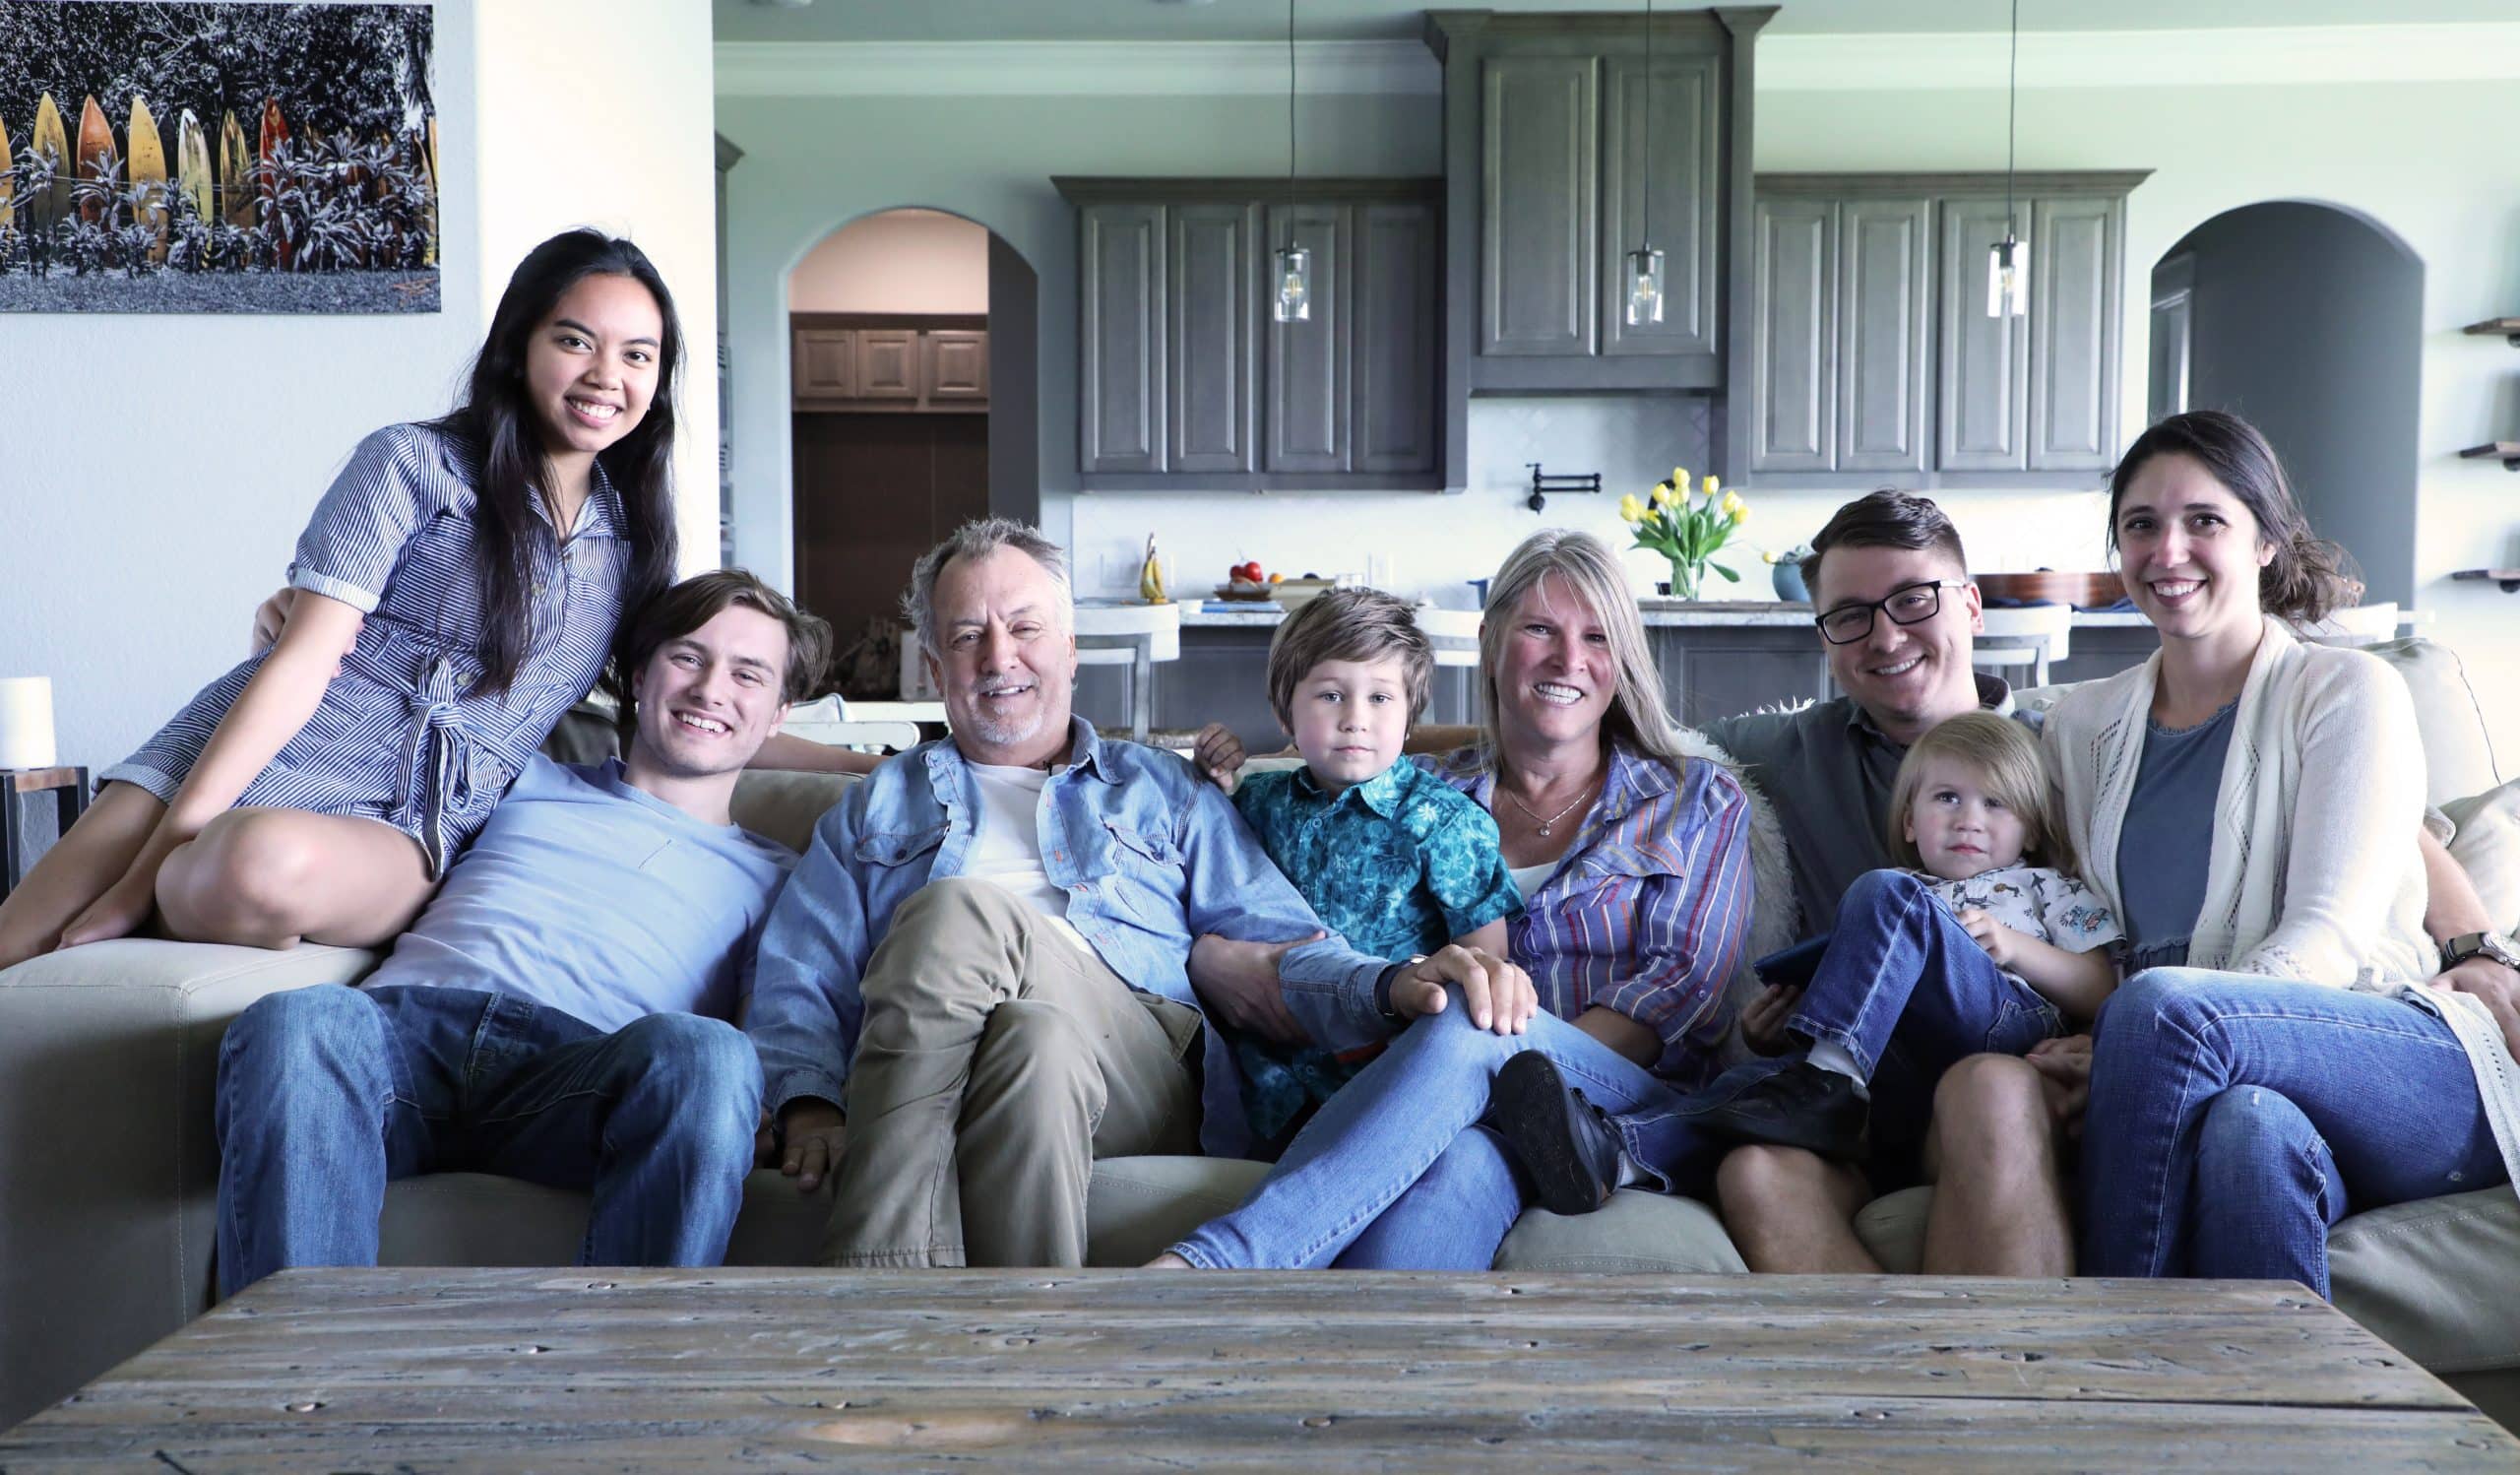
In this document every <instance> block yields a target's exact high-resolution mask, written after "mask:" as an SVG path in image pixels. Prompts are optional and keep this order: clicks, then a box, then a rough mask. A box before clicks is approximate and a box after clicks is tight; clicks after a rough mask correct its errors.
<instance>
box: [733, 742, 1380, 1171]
mask: <svg viewBox="0 0 2520 1475" xmlns="http://www.w3.org/2000/svg"><path fill="white" fill-rule="evenodd" d="M1070 735H1071V736H1070V739H1069V740H1070V747H1069V749H1068V757H1069V766H1068V767H1067V769H1066V770H1064V771H1063V772H1060V773H1056V774H1053V775H1052V776H1051V778H1050V780H1049V782H1048V784H1046V785H1045V786H1043V788H1042V791H1041V807H1040V846H1041V869H1042V870H1043V871H1044V872H1045V873H1046V874H1047V875H1048V876H1049V879H1050V883H1051V884H1052V885H1055V886H1057V887H1059V888H1060V889H1062V890H1064V891H1066V892H1067V894H1068V908H1067V920H1068V923H1069V925H1071V926H1073V927H1074V928H1075V929H1076V930H1077V931H1079V932H1081V933H1083V934H1084V936H1085V939H1086V941H1087V943H1088V944H1089V945H1091V946H1092V947H1093V949H1094V951H1095V953H1096V954H1097V955H1098V956H1099V957H1101V958H1102V960H1103V965H1104V966H1105V967H1107V968H1109V969H1110V970H1111V971H1112V972H1113V973H1115V974H1118V975H1119V976H1120V978H1121V979H1122V980H1124V981H1125V982H1126V983H1127V984H1128V985H1129V987H1131V988H1133V989H1138V990H1142V991H1144V992H1146V993H1149V994H1162V995H1163V996H1164V997H1166V998H1169V999H1172V1000H1174V1001H1175V1002H1178V1003H1185V1004H1188V1005H1190V1006H1191V1007H1192V1008H1198V1007H1199V999H1198V996H1197V995H1196V994H1193V993H1192V992H1191V990H1190V977H1189V972H1188V967H1189V961H1190V944H1191V943H1192V941H1194V940H1195V939H1196V938H1197V937H1198V936H1199V935H1200V934H1201V933H1203V932H1215V933H1217V934H1219V935H1221V936H1225V937H1229V938H1233V939H1235V940H1237V941H1247V942H1283V941H1286V940H1288V939H1289V938H1292V937H1302V936H1308V935H1310V934H1311V933H1313V932H1316V931H1321V930H1323V929H1322V927H1321V924H1320V922H1319V921H1318V919H1316V918H1315V917H1314V916H1313V912H1312V909H1311V908H1310V907H1308V906H1306V905H1305V904H1304V901H1303V898H1302V897H1301V896H1300V895H1298V894H1296V891H1295V889H1294V887H1293V886H1292V885H1291V884H1289V883H1288V881H1287V878H1286V877H1285V876H1283V875H1281V874H1279V873H1278V867H1276V866H1272V865H1271V864H1269V857H1268V856H1267V854H1266V853H1264V852H1263V851H1262V850H1261V849H1260V843H1259V842H1258V841H1257V840H1255V839H1253V838H1252V835H1251V832H1250V830H1248V829H1246V828H1245V827H1244V826H1243V823H1242V819H1241V817H1240V816H1239V815H1237V814H1236V813H1235V812H1234V809H1233V802H1232V801H1230V800H1229V799H1227V798H1226V797H1225V795H1224V794H1222V793H1220V792H1219V791H1218V790H1217V788H1216V786H1214V785H1213V784H1210V783H1208V782H1206V781H1205V780H1203V779H1201V778H1199V777H1198V776H1197V774H1196V773H1195V772H1193V770H1192V769H1191V767H1190V765H1189V764H1188V763H1187V762H1185V761H1183V760H1182V759H1181V758H1180V757H1178V756H1176V755H1174V754H1172V753H1168V752H1166V751H1164V750H1162V749H1160V748H1152V747H1145V746H1141V745H1140V744H1137V743H1134V742H1119V741H1111V742H1105V741H1103V739H1102V738H1098V737H1097V736H1096V735H1095V732H1094V729H1093V728H1092V727H1090V726H1088V725H1087V724H1086V723H1085V721H1084V720H1083V719H1081V718H1076V719H1071V721H1070ZM980 813H981V803H980V798H979V793H978V790H977V785H976V782H975V780H974V779H973V776H972V772H971V769H970V767H969V765H967V764H966V763H965V762H964V760H963V755H962V752H961V750H960V749H958V748H956V747H955V746H954V743H953V740H952V739H951V738H945V739H942V740H939V741H935V742H925V743H921V744H919V745H918V746H917V747H915V748H913V749H911V750H910V751H909V752H907V753H904V754H902V755H901V756H900V757H898V758H896V759H894V760H893V761H891V762H889V763H886V764H885V765H883V766H882V767H881V768H878V769H876V770H875V771H874V772H873V773H872V774H869V775H868V776H867V777H866V779H865V780H864V782H862V783H858V784H854V785H851V787H850V790H849V793H848V795H847V796H846V797H844V798H843V799H842V800H841V802H839V803H837V804H835V805H833V806H832V808H831V810H830V811H829V812H828V813H826V814H825V815H824V816H823V817H822V820H821V821H820V822H819V823H817V824H816V825H815V826H814V839H813V844H812V845H811V846H810V847H808V848H807V850H806V852H805V858H804V860H803V861H802V862H800V863H799V864H798V866H797V867H796V871H795V874H794V875H793V877H792V878H791V879H790V880H789V882H788V889H787V890H786V891H785V892H784V893H782V894H781V897H780V900H779V903H778V905H777V906H776V907H774V908H773V909H772V911H771V914H770V921H769V924H768V926H767V927H766V929H765V930H764V931H763V934H762V939H761V954H760V958H759V960H758V964H757V966H756V969H755V974H754V979H753V997H752V1013H751V1017H750V1020H749V1023H748V1025H747V1029H748V1030H749V1032H750V1033H751V1035H752V1039H753V1044H754V1046H755V1048H757V1049H758V1050H759V1051H760V1053H761V1063H762V1071H763V1074H764V1076H765V1078H766V1084H767V1088H768V1089H767V1094H766V1096H765V1097H764V1101H765V1102H766V1104H767V1105H768V1106H769V1107H770V1109H771V1110H772V1111H774V1112H776V1111H778V1110H779V1109H780V1108H781V1107H784V1106H785V1105H787V1103H788V1102H789V1101H791V1100H793V1099H795V1098H796V1097H799V1096H812V1097H820V1098H821V1099H823V1100H825V1101H829V1102H832V1103H834V1104H839V1103H840V1102H842V1101H843V1099H844V1098H843V1096H842V1083H843V1081H845V1080H846V1079H847V1077H848V1074H849V1064H850V1060H851V1058H852V1056H853V1055H854V1053H855V1051H856V1048H857V1034H858V1029H859V1027H860V1025H861V1024H862V1023H863V1021H864V1019H865V1013H866V1006H865V1000H864V998H863V997H862V996H861V994H859V992H858V984H859V979H860V977H861V976H862V974H863V973H864V970H865V967H866V960H867V958H868V956H869V955H870V954H872V953H873V951H874V949H875V944H876V943H877V942H879V941H881V940H882V939H883V936H884V934H885V932H886V931H887V930H890V928H891V927H892V920H893V911H894V909H895V908H897V907H899V906H900V905H901V904H902V903H903V902H904V901H906V900H908V899H909V898H910V896H911V894H912V893H913V892H914V891H916V890H918V888H919V887H921V886H924V885H926V884H927V883H928V882H929V881H931V880H938V879H944V878H947V877H951V876H956V875H960V874H962V873H963V868H964V866H966V865H968V864H969V862H970V858H971V854H972V849H973V847H974V845H975V844H976V843H977V838H978V828H979V816H980ZM1384 966H1385V960H1384V959H1381V958H1373V957H1368V956H1366V955H1364V954H1362V953H1359V952H1357V951H1356V950H1355V949H1354V948H1352V947H1350V946H1349V945H1348V944H1347V942H1346V941H1345V940H1344V939H1342V938H1340V937H1339V936H1338V935H1337V934H1336V933H1333V934H1331V935H1329V936H1326V937H1324V938H1322V939H1321V940H1319V941H1315V942H1311V943H1307V944H1305V945H1304V946H1302V947H1298V948H1294V949H1292V950H1290V951H1289V952H1288V953H1287V955H1286V957H1285V959H1284V960H1283V961H1282V962H1281V963H1280V965H1279V973H1280V982H1281V986H1282V988H1283V989H1284V991H1285V995H1286V1001H1287V1007H1288V1009H1289V1011H1290V1012H1292V1014H1293V1015H1294V1017H1295V1020H1296V1022H1297V1023H1299V1024H1301V1025H1302V1026H1303V1027H1304V1029H1305V1030H1306V1032H1308V1033H1309V1034H1310V1035H1311V1036H1312V1039H1313V1042H1314V1043H1315V1044H1318V1045H1320V1046H1322V1047H1323V1048H1325V1049H1330V1050H1349V1049H1355V1048H1357V1047H1359V1046H1362V1045H1365V1044H1368V1043H1370V1042H1372V1041H1375V1040H1380V1039H1384V1038H1387V1037H1388V1036H1389V1035H1390V1034H1391V1032H1392V1026H1391V1025H1390V1024H1389V1023H1387V1022H1386V1021H1385V1020H1384V1019H1383V1017H1382V1014H1381V1011H1380V1010H1379V1009H1377V1008H1376V1007H1375V1004H1374V985H1375V983H1376V981H1377V980H1378V979H1379V978H1380V976H1381V974H1382V971H1383V969H1384ZM1202 1012H1204V1011H1202ZM1202 1049H1203V1051H1204V1062H1205V1066H1206V1077H1205V1081H1204V1085H1203V1090H1202V1098H1201V1106H1202V1122H1201V1124H1200V1145H1201V1147H1202V1149H1203V1150H1204V1151H1206V1152H1209V1153H1212V1154H1216V1155H1221V1156H1240V1155H1241V1154H1242V1153H1244V1152H1245V1151H1247V1150H1248V1147H1249V1143H1250V1131H1249V1128H1248V1126H1247V1125H1246V1124H1245V1123H1244V1122H1243V1116H1242V1104H1241V1082H1240V1079H1239V1073H1238V1072H1237V1071H1236V1070H1235V1068H1234V1064H1233V1057H1232V1053H1231V1052H1230V1051H1229V1050H1228V1049H1227V1048H1226V1045H1225V1041H1224V1038H1223V1035H1222V1033H1221V1032H1220V1031H1218V1030H1215V1029H1209V1030H1205V1031H1202Z"/></svg>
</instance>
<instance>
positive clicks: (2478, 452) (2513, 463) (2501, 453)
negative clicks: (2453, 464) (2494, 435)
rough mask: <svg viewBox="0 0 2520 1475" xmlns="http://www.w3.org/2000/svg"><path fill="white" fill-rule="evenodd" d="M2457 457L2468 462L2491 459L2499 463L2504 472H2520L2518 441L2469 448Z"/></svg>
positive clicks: (2519, 445) (2519, 444)
mask: <svg viewBox="0 0 2520 1475" xmlns="http://www.w3.org/2000/svg"><path fill="white" fill-rule="evenodd" d="M2459 455H2460V456H2461V457H2462V458H2464V459H2466V460H2469V461H2483V460H2486V459H2488V458H2491V459H2492V460H2495V461H2499V462H2501V463H2502V469H2503V470H2504V471H2513V472H2520V440H2497V441H2494V442H2493V443H2491V444H2490V445H2481V446H2470V447H2468V448H2467V449H2466V450H2464V451H2461V452H2460V453H2459Z"/></svg>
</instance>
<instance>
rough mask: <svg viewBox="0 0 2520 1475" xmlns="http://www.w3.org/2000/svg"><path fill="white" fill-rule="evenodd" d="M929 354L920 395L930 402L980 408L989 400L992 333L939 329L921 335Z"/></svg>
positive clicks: (925, 350) (982, 330) (939, 404)
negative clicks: (989, 336)
mask: <svg viewBox="0 0 2520 1475" xmlns="http://www.w3.org/2000/svg"><path fill="white" fill-rule="evenodd" d="M919 336H920V338H921V339H922V340H923V349H924V352H925V354H926V360H925V364H924V379H923V382H922V383H921V385H920V397H921V398H922V399H924V400H925V401H927V402H928V403H929V404H932V405H937V406H940V407H941V406H944V405H947V404H952V405H955V406H957V407H962V406H969V407H972V408H978V407H981V406H985V405H986V404H987V403H988V333H987V331H986V330H984V329H977V328H938V329H934V330H931V331H929V332H926V333H923V334H921V335H919Z"/></svg>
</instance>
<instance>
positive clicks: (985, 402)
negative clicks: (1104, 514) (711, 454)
mask: <svg viewBox="0 0 2520 1475" xmlns="http://www.w3.org/2000/svg"><path fill="white" fill-rule="evenodd" d="M787 294H788V340H789V348H790V362H789V383H790V388H791V392H792V394H793V396H794V402H793V406H792V413H791V415H790V417H789V421H788V425H789V448H788V450H789V458H790V466H791V474H792V476H791V481H790V487H791V496H790V500H789V509H788V515H789V518H790V523H791V531H792V535H793V540H794V541H793V545H792V546H793V548H794V558H795V562H794V568H795V594H796V598H797V599H798V601H799V602H800V603H802V604H803V605H804V606H805V607H806V608H807V609H811V610H813V611H814V612H815V613H817V614H820V615H822V616H823V617H824V618H825V619H828V620H830V621H831V622H832V627H833V632H834V635H835V637H836V639H837V643H838V653H837V654H838V656H839V658H840V659H838V660H837V661H836V662H835V667H834V676H835V679H836V681H837V683H838V684H839V686H840V689H841V691H842V693H843V695H844V696H851V697H861V698H863V697H890V696H893V695H895V694H897V691H896V685H895V678H894V676H893V675H892V674H890V673H892V672H896V671H898V661H897V659H896V658H895V657H894V656H893V655H892V654H891V652H893V651H895V650H897V649H898V647H897V645H896V644H894V643H893V639H892V637H893V636H894V634H895V632H896V620H895V613H896V610H897V608H898V604H899V601H900V598H901V594H902V591H903V590H904V589H906V588H907V587H908V585H909V583H910V573H911V566H912V564H913V563H914V561H915V560H916V559H917V557H918V555H919V554H920V553H922V552H924V551H925V550H926V549H927V548H928V547H930V546H932V545H934V544H935V543H936V542H937V541H938V540H939V539H941V538H943V537H944V536H945V535H946V534H947V533H948V532H950V531H951V530H952V529H953V528H954V527H955V526H956V525H957V524H960V523H962V522H964V521H967V520H969V519H971V518H975V517H980V516H984V515H987V514H989V513H992V512H994V513H998V514H1001V515H1004V516H1009V517H1016V518H1022V519H1024V520H1026V521H1034V520H1038V518H1039V517H1040V421H1039V416H1038V413H1037V409H1036V403H1035V401H1036V389H1037V386H1036V384H1035V377H1036V374H1035V365H1036V361H1037V359H1038V356H1039V355H1038V348H1039V324H1038V305H1037V297H1038V287H1037V282H1036V278H1035V275H1034V272H1033V269H1032V267H1031V265H1030V264H1028V263H1027V262H1026V261H1025V260H1024V258H1023V257H1022V255H1020V254H1019V253H1018V252H1016V251H1015V250H1014V248H1013V247H1011V246H1009V245H1008V244H1007V243H1006V242H1005V241H1004V240H1003V239H1001V238H999V237H998V236H997V235H996V233H995V232H993V231H991V230H990V229H988V227H987V226H985V225H982V224H978V223H977V222H974V221H970V220H966V219H965V218H963V217H961V216H958V215H952V214H949V213H947V212H943V211H936V210H926V209H920V208H915V207H903V208H898V209H892V210H884V211H878V212H875V213H873V214H870V215H865V216H860V217H858V218H857V219H855V220H853V221H851V222H849V223H848V224H844V225H842V226H840V227H839V228H837V229H835V230H833V231H832V232H831V233H830V234H829V235H827V236H825V237H824V238H823V239H822V240H821V241H820V242H819V243H818V244H816V245H815V246H814V248H813V249H812V250H810V251H808V252H806V253H805V255H804V256H803V257H802V258H801V259H800V260H798V262H797V263H796V265H795V266H794V267H793V268H791V269H790V270H789V272H788V278H787Z"/></svg>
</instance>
